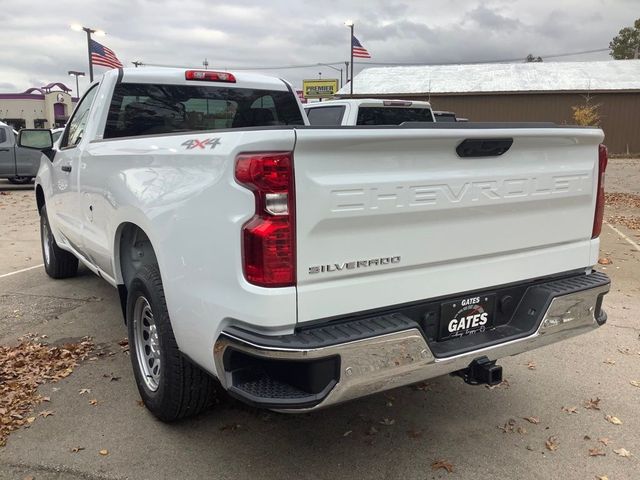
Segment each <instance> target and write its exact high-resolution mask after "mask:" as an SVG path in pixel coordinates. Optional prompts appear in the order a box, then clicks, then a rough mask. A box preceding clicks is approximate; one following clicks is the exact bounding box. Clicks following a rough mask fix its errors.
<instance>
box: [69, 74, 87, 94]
mask: <svg viewBox="0 0 640 480" xmlns="http://www.w3.org/2000/svg"><path fill="white" fill-rule="evenodd" d="M67 73H68V74H69V76H74V77H76V97H77V98H78V100H79V99H80V87H79V86H78V85H79V84H78V77H84V72H77V71H76V70H69V71H68V72H67Z"/></svg>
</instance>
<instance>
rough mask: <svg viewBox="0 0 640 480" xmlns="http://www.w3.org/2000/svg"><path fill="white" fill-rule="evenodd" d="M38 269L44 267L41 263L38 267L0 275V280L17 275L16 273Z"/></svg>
mask: <svg viewBox="0 0 640 480" xmlns="http://www.w3.org/2000/svg"><path fill="white" fill-rule="evenodd" d="M40 267H44V263H41V264H40V265H36V266H34V267H27V268H23V269H22V270H16V271H15V272H9V273H5V274H2V275H0V278H4V277H10V276H11V275H17V274H18V273H22V272H28V271H29V270H33V269H35V268H40Z"/></svg>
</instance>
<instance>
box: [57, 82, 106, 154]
mask: <svg viewBox="0 0 640 480" xmlns="http://www.w3.org/2000/svg"><path fill="white" fill-rule="evenodd" d="M97 92H98V85H94V86H93V87H92V88H91V90H89V91H88V92H87V93H85V95H84V97H83V98H82V100H80V103H79V104H78V106H77V107H76V110H75V112H73V116H72V117H71V120H69V123H68V124H67V129H66V130H65V131H64V134H63V137H62V140H61V141H60V148H70V147H75V146H76V145H77V144H78V143H79V142H80V140H82V136H83V135H84V130H85V127H86V126H87V120H88V119H89V110H90V108H91V102H93V98H94V97H95V96H96V93H97Z"/></svg>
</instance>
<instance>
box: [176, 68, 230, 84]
mask: <svg viewBox="0 0 640 480" xmlns="http://www.w3.org/2000/svg"><path fill="white" fill-rule="evenodd" d="M184 78H185V79H186V80H201V81H203V82H226V83H236V77H234V76H233V75H232V74H231V73H227V72H213V71H211V70H187V71H186V72H184Z"/></svg>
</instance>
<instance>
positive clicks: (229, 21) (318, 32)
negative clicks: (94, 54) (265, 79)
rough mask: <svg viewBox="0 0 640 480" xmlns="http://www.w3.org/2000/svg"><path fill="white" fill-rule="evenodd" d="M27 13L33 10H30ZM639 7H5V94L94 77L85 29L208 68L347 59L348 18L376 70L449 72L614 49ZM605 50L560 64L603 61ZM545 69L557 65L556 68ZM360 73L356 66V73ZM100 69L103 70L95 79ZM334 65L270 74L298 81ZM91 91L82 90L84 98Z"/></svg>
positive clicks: (146, 0)
mask: <svg viewBox="0 0 640 480" xmlns="http://www.w3.org/2000/svg"><path fill="white" fill-rule="evenodd" d="M26 3H28V4H29V8H26V6H25V4H26ZM639 3H640V2H639V0H490V1H481V0H423V1H417V0H413V1H412V0H386V1H385V0H368V1H355V0H297V1H296V0H270V1H263V2H260V1H257V0H234V1H229V2H218V1H213V0H84V1H71V0H48V1H42V0H35V1H29V2H17V1H10V0H0V25H2V28H1V29H0V92H16V91H23V90H25V89H26V88H28V87H31V86H41V85H44V84H46V83H49V82H52V81H62V82H65V83H67V84H68V85H69V86H71V87H73V88H74V89H75V82H74V80H73V79H72V78H69V77H68V76H67V71H68V70H81V71H87V69H88V65H87V46H86V41H85V37H84V32H75V31H72V30H70V28H69V25H70V24H72V23H79V24H82V25H86V26H89V27H92V28H96V29H103V30H105V31H106V32H107V36H105V37H100V38H96V40H98V41H100V42H101V43H104V44H105V45H106V46H108V47H109V48H111V49H112V50H114V51H115V52H116V54H117V55H118V57H119V58H120V60H121V61H122V62H123V63H124V64H125V65H127V66H130V65H131V63H130V62H131V61H134V60H140V61H142V62H145V63H155V64H167V65H184V66H201V64H202V61H203V59H204V58H207V59H208V61H209V63H210V66H209V68H221V69H222V68H231V67H234V66H235V67H240V66H243V67H258V66H283V65H301V64H315V63H323V62H342V61H344V60H347V59H348V55H349V43H348V42H349V30H348V28H346V27H345V26H344V21H345V20H346V19H352V20H353V21H354V22H355V25H356V26H355V28H356V32H355V34H356V36H357V37H358V38H359V39H360V41H361V42H362V44H363V45H364V46H365V47H366V48H367V49H368V50H369V52H370V53H371V56H372V59H371V61H370V62H369V63H373V62H408V63H451V62H474V61H491V60H504V59H512V58H524V57H525V56H526V55H527V54H528V53H533V54H535V55H542V56H545V55H551V54H558V53H564V52H575V51H584V50H593V49H598V48H606V47H607V46H608V44H609V41H610V40H611V38H612V37H613V36H614V35H615V34H616V33H617V32H618V30H620V28H622V27H624V26H627V25H632V24H633V21H634V19H635V18H637V17H639V16H640V10H639V9H638V4H639ZM609 58H610V57H609V56H608V54H607V52H602V53H595V54H589V55H582V56H575V57H567V58H562V59H556V61H557V60H563V61H567V60H606V59H609ZM548 60H549V61H550V60H552V59H548ZM361 68H364V65H361V64H360V65H358V64H356V73H357V71H358V70H359V69H361ZM104 71H105V70H104V68H103V67H96V68H95V73H96V74H97V75H98V76H99V75H100V73H102V72H104ZM318 72H321V73H322V77H323V78H337V77H338V76H339V73H338V72H336V71H333V70H331V69H330V68H328V67H312V68H307V69H279V70H265V71H264V73H268V74H273V75H278V76H280V77H284V78H287V79H289V80H291V81H292V82H294V84H296V85H297V86H299V85H300V84H301V80H302V78H317V77H318ZM85 85H86V84H85V82H84V81H83V82H82V83H81V86H80V89H81V91H83V90H84V86H85Z"/></svg>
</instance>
